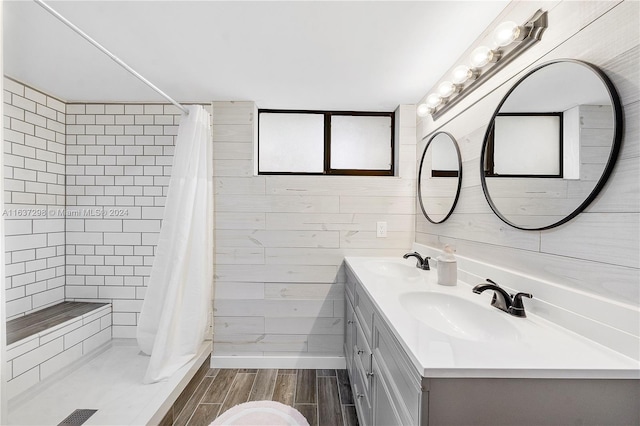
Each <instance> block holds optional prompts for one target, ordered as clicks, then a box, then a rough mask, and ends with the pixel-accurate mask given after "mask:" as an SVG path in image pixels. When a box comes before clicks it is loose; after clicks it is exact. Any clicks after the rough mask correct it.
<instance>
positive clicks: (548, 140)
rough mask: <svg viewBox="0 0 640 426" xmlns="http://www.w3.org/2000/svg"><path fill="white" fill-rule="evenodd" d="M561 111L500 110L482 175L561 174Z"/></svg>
mask: <svg viewBox="0 0 640 426" xmlns="http://www.w3.org/2000/svg"><path fill="white" fill-rule="evenodd" d="M562 139H563V130H562V113H501V114H498V115H497V116H496V117H495V120H494V125H493V128H492V129H491V133H490V134H489V139H488V141H487V151H486V159H485V160H486V164H485V176H494V177H562V172H563V153H562V152H563V149H562V148H563V147H562Z"/></svg>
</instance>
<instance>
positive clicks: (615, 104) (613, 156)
mask: <svg viewBox="0 0 640 426" xmlns="http://www.w3.org/2000/svg"><path fill="white" fill-rule="evenodd" d="M561 62H572V63H576V64H580V65H582V66H585V67H587V68H589V69H591V71H593V72H594V73H595V74H596V75H597V76H598V77H599V78H600V80H601V81H602V83H603V84H604V85H605V87H606V88H607V91H608V92H609V98H610V99H611V106H612V108H613V115H614V125H615V128H614V131H613V144H612V146H611V152H610V153H609V158H608V159H607V164H606V166H605V168H604V170H603V172H602V175H601V176H600V179H599V180H598V182H597V183H596V185H595V186H594V188H593V190H592V191H591V193H590V194H589V195H588V196H587V197H586V198H585V199H584V201H583V202H582V203H581V204H580V205H579V206H578V207H577V208H576V209H575V210H574V211H573V212H571V213H570V214H568V215H567V216H565V217H564V218H563V219H562V220H560V221H558V222H555V223H552V224H551V225H547V226H543V227H540V228H523V227H521V226H518V225H517V224H514V223H512V222H510V221H509V220H508V219H507V218H506V217H504V216H503V215H502V214H501V213H500V211H499V210H498V208H497V207H496V206H495V205H494V203H493V201H492V200H491V196H490V195H489V189H488V188H487V182H486V179H485V174H484V163H485V154H486V152H485V151H486V147H487V141H488V138H489V134H490V133H491V130H492V129H493V125H494V122H495V118H496V116H497V115H498V112H499V111H500V108H502V105H503V104H504V103H505V102H506V100H507V99H508V98H509V95H511V93H512V92H513V91H514V90H515V89H516V88H517V87H518V86H519V85H520V83H522V82H523V81H524V80H526V79H527V78H528V77H529V76H530V75H532V74H533V73H535V72H536V71H538V70H540V69H542V68H544V67H547V66H549V65H553V64H556V63H561ZM623 124H624V120H623V116H622V103H621V102H620V96H619V95H618V91H617V90H616V88H615V86H614V85H613V82H612V81H611V80H610V79H609V77H608V76H607V75H606V74H605V73H604V71H602V70H601V69H600V68H598V67H597V66H595V65H593V64H590V63H589V62H585V61H581V60H577V59H556V60H553V61H549V62H545V63H543V64H540V65H538V66H536V67H535V68H534V69H532V70H531V71H529V72H528V73H527V74H525V75H524V76H523V77H522V78H520V79H519V80H518V81H517V82H516V83H515V84H514V85H513V86H512V87H511V88H510V89H509V91H508V92H507V94H506V95H504V97H503V98H502V100H501V101H500V103H499V104H498V106H497V107H496V109H495V111H494V112H493V115H492V116H491V121H490V122H489V125H488V126H487V131H486V132H485V135H484V140H483V142H482V148H481V151H480V180H481V182H482V191H483V192H484V196H485V198H486V199H487V202H488V203H489V206H490V207H491V210H493V212H494V213H495V214H496V216H498V218H500V220H502V221H503V222H504V223H506V224H507V225H509V226H512V227H514V228H516V229H521V230H523V231H543V230H545V229H551V228H555V227H557V226H560V225H563V224H565V223H567V222H568V221H570V220H571V219H573V218H574V217H576V216H577V215H579V214H580V213H581V212H582V211H584V209H585V208H586V207H587V206H588V205H589V204H591V202H592V201H593V200H595V198H596V197H597V195H598V193H599V192H600V191H601V190H602V188H603V187H604V185H605V184H606V182H607V180H608V179H609V176H611V172H612V171H613V167H614V165H615V163H616V160H617V158H618V153H619V152H620V147H621V146H622V133H623Z"/></svg>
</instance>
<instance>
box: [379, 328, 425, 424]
mask: <svg viewBox="0 0 640 426" xmlns="http://www.w3.org/2000/svg"><path fill="white" fill-rule="evenodd" d="M373 342H374V346H373V347H374V349H373V353H374V355H373V356H374V357H375V359H376V362H377V364H378V367H379V368H380V371H381V373H382V374H383V375H384V376H385V381H386V382H387V383H388V384H389V390H390V393H391V399H392V400H393V403H394V405H395V407H396V408H397V411H398V414H399V415H400V417H402V418H403V420H404V423H406V424H415V425H417V424H420V411H421V409H420V407H421V400H422V386H421V381H422V378H421V377H420V376H419V375H418V372H417V371H415V368H414V366H413V364H412V363H411V362H410V361H409V359H408V358H407V356H406V354H405V353H404V350H403V349H402V348H401V347H400V345H399V344H398V342H397V340H396V339H395V337H393V335H392V333H391V331H390V330H389V329H388V328H387V326H386V324H384V323H383V322H382V321H380V320H376V322H375V324H374V336H373Z"/></svg>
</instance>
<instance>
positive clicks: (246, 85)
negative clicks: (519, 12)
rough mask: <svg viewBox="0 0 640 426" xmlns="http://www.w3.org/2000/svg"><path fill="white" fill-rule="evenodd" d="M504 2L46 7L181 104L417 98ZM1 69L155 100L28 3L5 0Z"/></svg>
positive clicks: (338, 106) (62, 92) (329, 104)
mask: <svg viewBox="0 0 640 426" xmlns="http://www.w3.org/2000/svg"><path fill="white" fill-rule="evenodd" d="M507 3H508V2H507V1H414V2H404V1H355V2H345V1H286V2H272V1H254V2H249V1H97V0H96V1H82V2H80V1H49V4H50V5H51V6H52V7H54V8H55V9H56V10H58V11H59V12H60V13H61V14H62V15H64V16H65V17H66V18H68V19H69V20H70V21H72V22H73V23H74V24H76V25H77V26H78V27H80V28H81V29H82V30H84V31H85V32H87V33H88V34H89V35H91V36H92V37H93V38H95V39H96V40H97V41H98V42H100V43H101V44H103V45H104V46H105V47H107V48H108V49H109V50H111V51H112V52H113V53H115V54H116V55H117V56H119V57H120V58H121V59H122V60H124V61H125V62H127V63H128V64H129V65H131V66H132V67H133V68H134V69H136V71H138V72H139V73H140V74H142V75H143V76H145V77H146V78H147V79H149V80H150V81H151V82H153V83H154V84H156V85H157V86H158V87H160V88H161V89H162V90H164V91H165V92H167V93H168V94H169V95H170V96H172V97H173V98H174V99H176V100H178V101H181V102H208V101H211V100H253V101H256V102H257V103H258V106H259V107H261V108H290V109H335V110H393V109H394V108H395V107H396V106H397V105H398V104H411V103H416V102H417V101H419V100H420V98H421V97H422V96H423V95H424V94H425V93H426V92H427V91H428V90H429V89H430V88H431V87H432V86H433V85H434V84H435V83H436V82H437V81H438V80H439V79H440V77H442V75H443V74H444V73H445V72H446V71H447V70H448V69H449V68H450V67H451V66H452V65H454V62H455V61H457V60H458V58H459V57H460V55H461V54H462V53H463V52H464V51H465V49H466V48H467V47H469V45H470V44H472V43H473V42H474V41H475V39H476V38H477V37H478V36H479V35H480V34H481V32H482V31H483V30H485V29H486V28H487V26H488V25H489V24H490V23H491V22H492V21H493V20H494V19H495V17H496V16H497V15H498V14H499V13H500V12H501V11H502V9H503V8H504V7H505V6H506V4H507ZM4 71H5V74H6V75H8V76H10V77H13V78H16V79H18V80H20V81H22V82H25V83H27V84H30V85H32V86H34V87H36V88H39V89H42V90H44V91H46V92H48V93H50V94H52V95H54V96H57V97H59V98H61V99H63V100H67V101H148V102H154V101H162V100H163V99H162V98H161V97H160V96H159V95H157V94H156V93H155V92H153V91H152V90H151V89H149V88H148V87H146V86H145V85H143V84H142V83H141V82H139V81H138V80H137V79H135V78H134V77H133V76H131V75H130V74H128V73H127V72H126V71H124V70H122V69H121V68H120V67H119V66H118V65H116V64H115V63H114V62H112V61H111V60H110V59H109V58H107V57H106V56H104V55H103V54H102V53H101V52H99V51H98V50H97V49H96V48H95V47H93V46H91V45H90V44H89V43H87V42H86V41H84V40H83V39H81V38H80V36H78V35H77V34H75V33H73V32H72V31H71V30H70V29H68V28H67V27H65V26H64V25H63V24H62V23H61V22H59V21H58V20H56V19H55V18H53V17H52V16H51V15H49V14H48V13H47V12H45V11H44V10H43V9H42V8H41V7H39V6H38V5H36V4H35V3H34V2H32V1H15V0H14V1H5V2H4Z"/></svg>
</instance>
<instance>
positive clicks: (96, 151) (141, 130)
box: [66, 104, 180, 338]
mask: <svg viewBox="0 0 640 426" xmlns="http://www.w3.org/2000/svg"><path fill="white" fill-rule="evenodd" d="M179 120H180V111H179V110H178V109H177V108H175V107H174V106H171V105H157V104H68V105H67V127H66V129H67V155H66V164H67V174H66V178H67V180H66V187H67V193H66V217H67V228H66V254H67V260H66V275H67V285H66V297H67V299H68V300H86V301H95V300H99V301H105V302H111V303H112V305H113V337H115V338H117V337H126V338H134V337H135V335H136V324H137V318H138V315H139V313H140V309H141V307H142V301H143V299H144V295H145V292H144V287H145V286H146V285H147V280H148V279H149V274H150V272H151V265H152V264H153V255H154V251H155V246H156V243H157V241H158V235H159V233H160V225H161V222H162V214H163V210H164V207H163V206H164V202H165V197H166V194H167V188H168V185H169V178H170V176H171V163H172V159H173V152H174V144H175V139H176V135H177V132H178V124H179Z"/></svg>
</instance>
